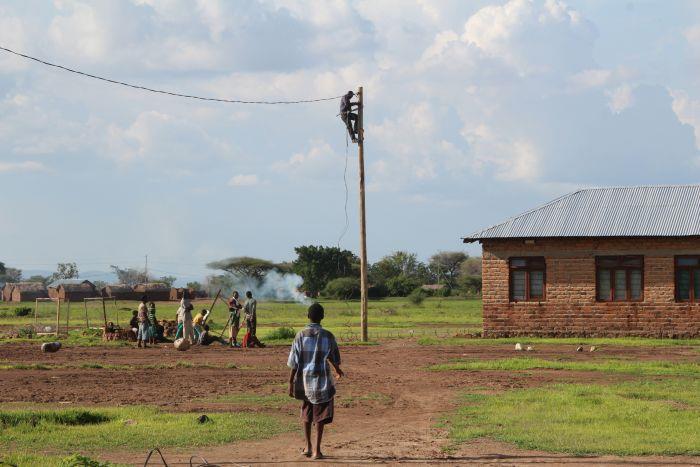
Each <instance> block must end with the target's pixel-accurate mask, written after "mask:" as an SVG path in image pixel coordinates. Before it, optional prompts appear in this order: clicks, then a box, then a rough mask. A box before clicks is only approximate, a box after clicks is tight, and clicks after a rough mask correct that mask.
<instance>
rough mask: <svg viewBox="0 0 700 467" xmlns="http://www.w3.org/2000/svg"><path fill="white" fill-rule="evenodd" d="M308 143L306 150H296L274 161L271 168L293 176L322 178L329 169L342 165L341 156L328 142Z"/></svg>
mask: <svg viewBox="0 0 700 467" xmlns="http://www.w3.org/2000/svg"><path fill="white" fill-rule="evenodd" d="M309 145H310V147H309V149H308V150H307V151H306V152H297V153H294V154H293V155H292V156H291V157H290V158H289V159H287V160H285V161H278V162H275V163H274V164H273V165H272V169H273V170H275V171H277V172H281V173H285V174H289V175H292V176H295V177H304V178H311V179H315V178H318V179H323V178H325V177H327V175H328V174H329V172H330V171H333V170H336V171H337V170H338V169H339V168H341V167H342V166H341V164H342V163H343V158H342V157H341V156H340V155H339V154H336V152H335V151H334V150H333V148H331V146H330V144H328V143H327V142H325V141H323V140H312V141H310V142H309ZM340 170H342V168H341V169H340Z"/></svg>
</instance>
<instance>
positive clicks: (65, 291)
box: [49, 279, 100, 302]
mask: <svg viewBox="0 0 700 467" xmlns="http://www.w3.org/2000/svg"><path fill="white" fill-rule="evenodd" d="M99 296H100V294H99V293H98V292H97V288H96V287H95V284H93V283H92V282H90V281H87V280H80V279H65V280H60V281H56V282H53V283H51V285H49V297H51V298H60V299H61V300H63V301H67V302H78V301H82V300H83V299H85V298H96V297H99Z"/></svg>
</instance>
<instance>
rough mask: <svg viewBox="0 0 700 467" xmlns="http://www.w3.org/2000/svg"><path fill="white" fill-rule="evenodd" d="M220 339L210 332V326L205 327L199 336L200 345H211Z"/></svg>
mask: <svg viewBox="0 0 700 467" xmlns="http://www.w3.org/2000/svg"><path fill="white" fill-rule="evenodd" d="M218 340H219V339H218V338H217V337H216V336H214V335H213V334H212V333H211V332H209V325H208V324H205V325H204V330H203V331H202V332H201V333H200V334H199V345H209V344H211V343H212V342H216V341H218Z"/></svg>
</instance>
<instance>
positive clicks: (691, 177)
mask: <svg viewBox="0 0 700 467" xmlns="http://www.w3.org/2000/svg"><path fill="white" fill-rule="evenodd" d="M0 46H3V47H7V48H11V49H13V50H17V51H19V52H22V53H26V54H29V55H33V56H36V57H39V58H42V59H45V60H48V61H52V62H56V63H60V64H63V65H65V66H69V67H73V68H78V69H80V70H83V71H86V72H89V73H93V74H98V75H104V76H108V77H111V78H114V79H118V80H122V81H127V82H131V83H135V84H140V85H144V86H149V87H153V88H159V89H166V90H171V91H175V92H181V93H187V94H197V95H202V96H210V97H217V98H228V99H248V100H258V99H261V100H267V99H272V100H278V99H280V100H286V99H289V100H294V99H313V98H323V97H333V96H339V95H341V94H343V93H345V92H346V91H348V90H354V89H356V88H357V86H363V87H364V91H365V102H366V105H365V137H366V142H365V163H366V176H367V244H368V255H369V259H370V261H376V260H377V259H379V258H381V257H382V256H384V255H386V254H389V253H391V252H392V251H396V250H407V251H411V252H415V253H417V254H418V256H419V257H420V258H421V259H423V260H425V259H427V258H428V257H429V256H430V255H431V254H433V253H435V252H437V251H445V250H448V251H451V250H463V251H466V252H468V253H469V254H472V255H478V254H480V248H479V246H478V245H463V244H462V243H461V240H460V239H461V237H463V236H466V235H468V234H470V233H472V232H473V231H476V230H478V229H480V228H483V227H486V226H489V225H492V224H494V223H497V222H499V221H502V220H504V219H506V218H508V217H511V216H513V215H516V214H518V213H520V212H523V211H525V210H528V209H531V208H533V207H536V206H538V205H540V204H543V203H545V202H547V201H548V200H550V199H552V198H555V197H557V196H560V195H563V194H566V193H568V192H571V191H574V190H576V189H579V188H582V187H588V186H610V185H640V184H682V183H696V182H697V180H698V176H699V175H700V3H699V2H693V1H682V0H676V1H667V0H658V1H629V2H625V1H603V0H585V1H574V0H570V1H566V2H564V1H556V0H547V1H536V0H532V1H529V0H510V1H469V2H465V1H463V0H454V1H452V0H441V1H430V0H413V1H409V0H358V1H344V0H329V1H324V2H311V1H298V0H239V1H236V2H230V1H224V0H201V1H189V0H131V1H127V0H103V1H100V2H93V1H78V0H55V1H53V2H49V1H37V0H17V1H4V2H2V3H0ZM337 113H338V102H337V101H335V100H332V101H328V102H323V103H314V104H303V105H294V106H291V105H290V106H282V105H277V106H252V105H240V104H224V103H213V102H209V103H208V102H203V101H193V100H187V99H181V98H174V97H169V96H163V95H157V94H152V93H147V92H143V91H138V90H134V89H129V88H124V87H120V86H114V85H110V84H106V83H104V82H100V81H96V80H92V79H88V78H84V77H80V76H77V75H73V74H70V73H66V72H63V71H60V70H56V69H52V68H48V67H45V66H42V65H39V64H36V63H33V62H29V61H26V60H23V59H21V58H18V57H13V56H11V55H8V54H6V53H0V199H1V200H2V203H1V206H2V208H1V209H0V261H4V262H5V263H6V264H8V265H10V266H15V267H20V268H22V269H25V270H53V269H55V264H56V263H57V262H63V261H76V262H77V263H78V265H79V267H80V269H81V270H82V271H87V270H90V271H103V270H107V269H108V267H109V265H111V264H115V265H119V266H122V267H127V266H131V267H139V266H142V265H143V264H144V261H145V255H148V258H149V260H148V261H149V269H150V270H151V271H152V272H153V273H154V274H157V275H166V274H168V275H174V276H176V277H178V278H180V281H181V283H182V282H186V281H189V280H197V279H201V278H202V277H203V276H204V275H205V274H207V273H208V271H207V269H206V267H205V264H206V263H207V262H209V261H212V260H216V259H221V258H224V257H229V256H244V255H246V256H257V257H262V258H267V259H270V260H273V261H284V260H291V259H293V258H294V257H295V255H294V251H293V249H294V247H295V246H298V245H306V244H316V245H319V244H320V245H340V246H341V247H342V248H346V249H350V250H352V251H354V252H357V251H358V245H359V228H358V189H357V186H358V168H357V167H358V161H357V148H356V146H354V145H352V144H350V145H347V144H346V138H345V130H344V126H343V124H342V122H341V121H340V120H339V118H338V117H337ZM346 162H347V171H346ZM344 176H345V177H344ZM344 178H345V179H346V180H347V185H348V189H349V191H348V204H347V207H348V209H347V214H348V220H349V226H348V228H347V232H345V230H346V220H345V208H344V206H345V197H346V191H345V183H344ZM343 232H345V234H344V235H343Z"/></svg>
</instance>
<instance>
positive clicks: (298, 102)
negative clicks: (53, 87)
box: [0, 46, 343, 105]
mask: <svg viewBox="0 0 700 467" xmlns="http://www.w3.org/2000/svg"><path fill="white" fill-rule="evenodd" d="M0 50H3V51H5V52H8V53H11V54H14V55H17V56H18V57H22V58H26V59H27V60H33V61H35V62H38V63H41V64H42V65H46V66H51V67H54V68H60V69H61V70H64V71H68V72H70V73H75V74H77V75H82V76H86V77H88V78H93V79H98V80H100V81H106V82H108V83H112V84H118V85H120V86H126V87H129V88H133V89H140V90H142V91H148V92H155V93H158V94H166V95H168V96H174V97H184V98H187V99H198V100H201V101H212V102H225V103H228V104H261V105H275V104H309V103H312V102H323V101H330V100H334V99H339V98H341V97H343V96H342V95H341V96H333V97H323V98H320V99H301V100H295V101H244V100H239V99H218V98H216V97H202V96H195V95H192V94H180V93H178V92H171V91H163V90H161V89H153V88H149V87H146V86H140V85H138V84H130V83H125V82H124V81H118V80H115V79H111V78H105V77H103V76H97V75H93V74H91V73H86V72H84V71H79V70H75V69H73V68H68V67H66V66H63V65H58V64H56V63H51V62H47V61H45V60H41V59H39V58H36V57H32V56H30V55H25V54H23V53H19V52H16V51H14V50H11V49H8V48H6V47H2V46H0Z"/></svg>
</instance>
